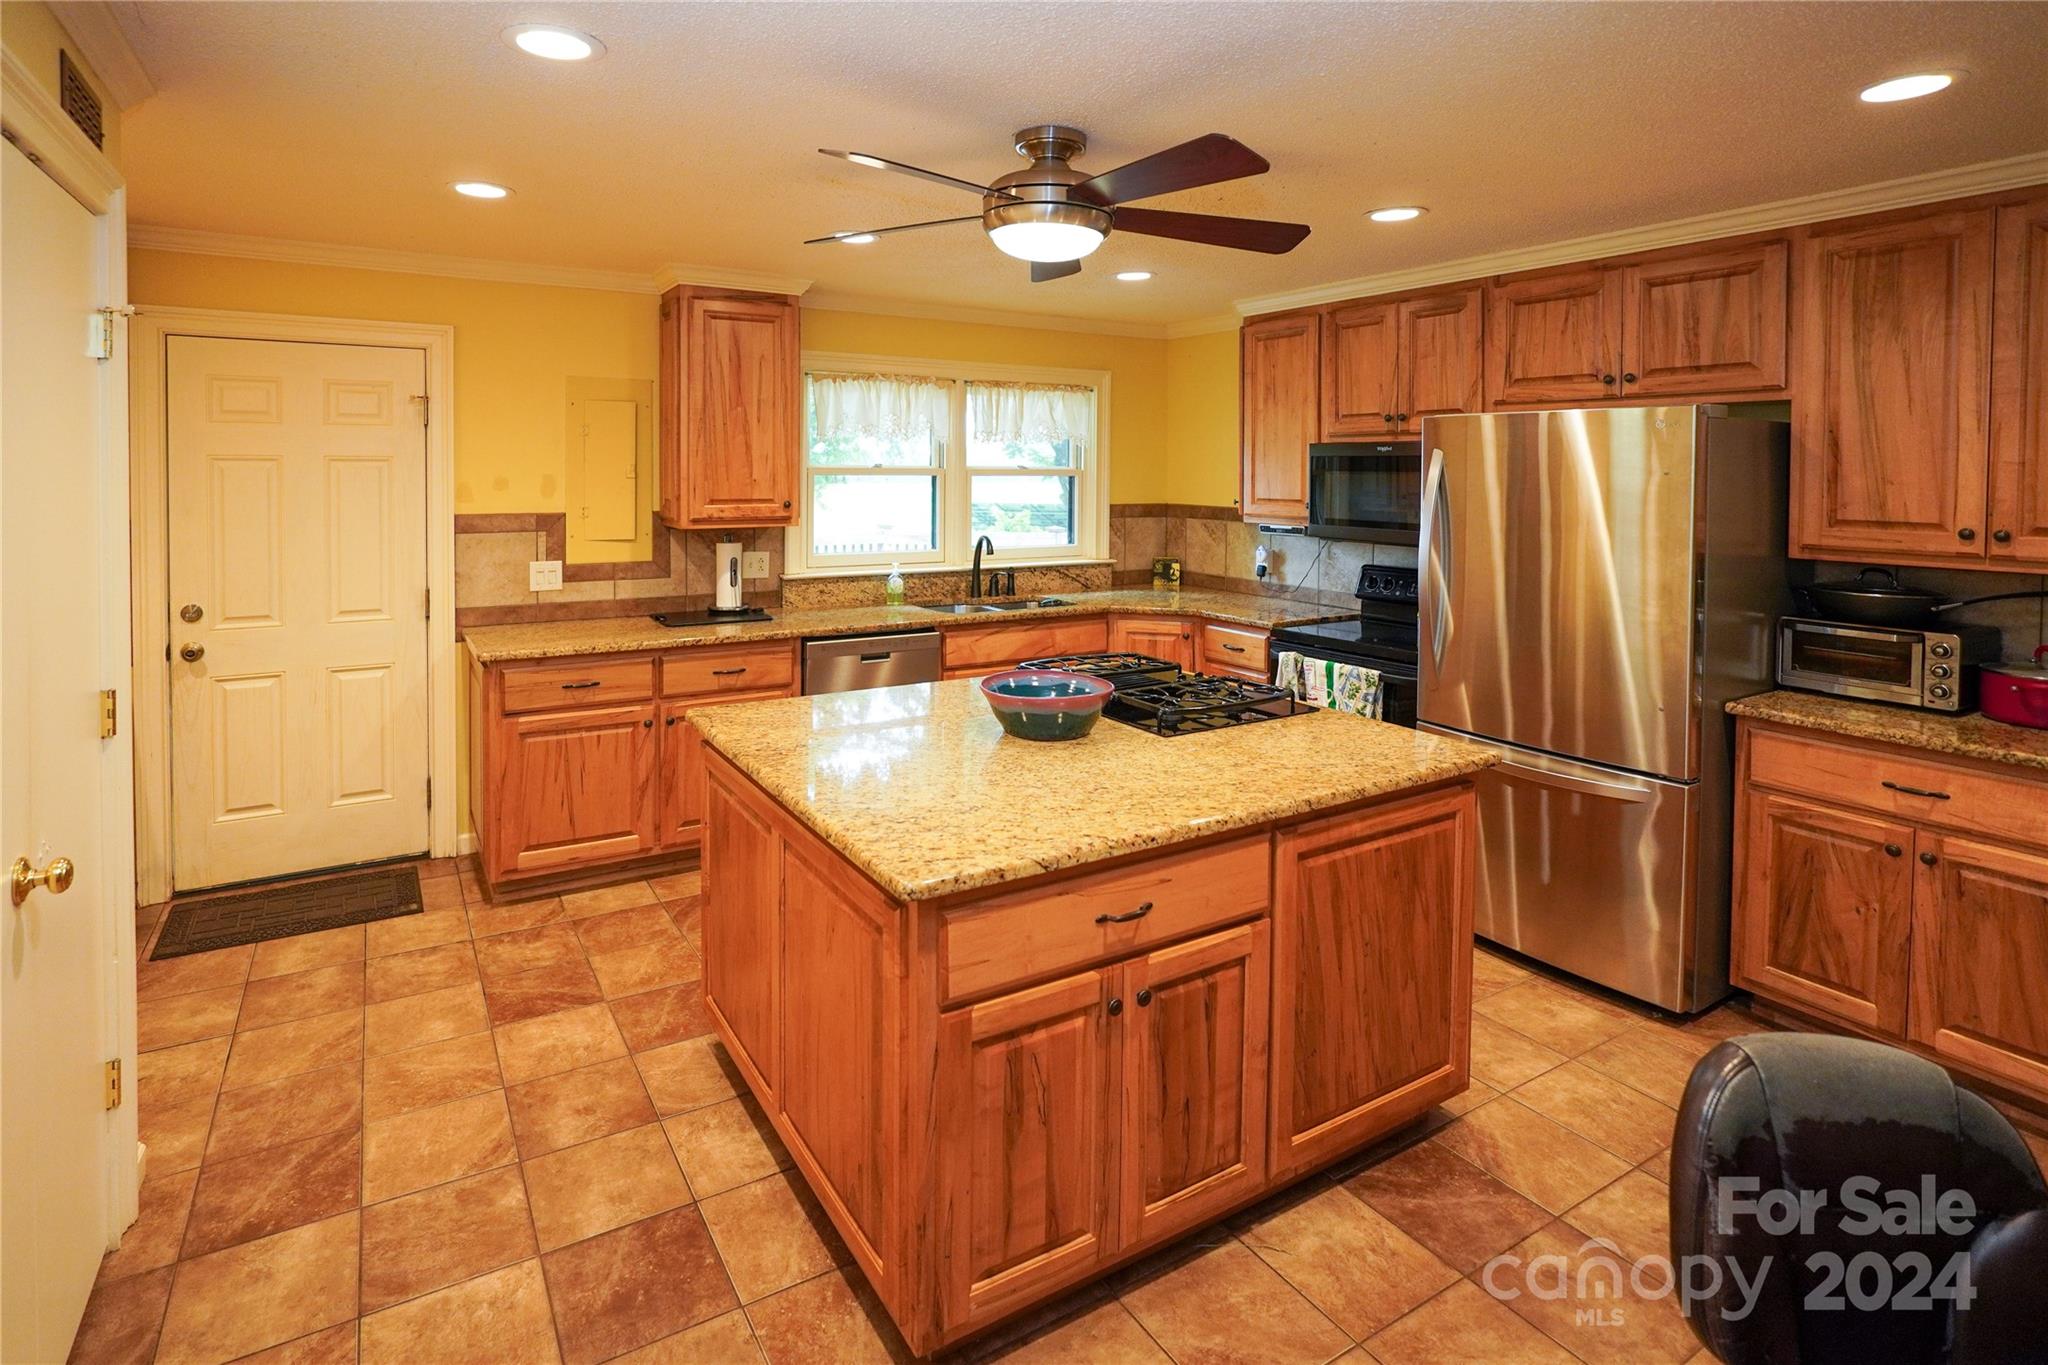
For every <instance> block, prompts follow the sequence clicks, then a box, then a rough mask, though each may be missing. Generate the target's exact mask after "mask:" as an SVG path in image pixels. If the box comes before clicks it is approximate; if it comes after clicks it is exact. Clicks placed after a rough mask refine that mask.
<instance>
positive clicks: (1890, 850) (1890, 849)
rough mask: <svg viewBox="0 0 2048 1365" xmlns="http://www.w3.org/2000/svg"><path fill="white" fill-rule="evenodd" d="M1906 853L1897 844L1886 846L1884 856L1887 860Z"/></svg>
mask: <svg viewBox="0 0 2048 1365" xmlns="http://www.w3.org/2000/svg"><path fill="white" fill-rule="evenodd" d="M1905 851H1906V850H1904V849H1903V848H1900V847H1899V846H1898V845H1897V844H1886V845H1885V846H1884V854H1885V856H1886V857H1887V858H1896V857H1898V856H1899V855H1900V854H1901V853H1904V852H1905Z"/></svg>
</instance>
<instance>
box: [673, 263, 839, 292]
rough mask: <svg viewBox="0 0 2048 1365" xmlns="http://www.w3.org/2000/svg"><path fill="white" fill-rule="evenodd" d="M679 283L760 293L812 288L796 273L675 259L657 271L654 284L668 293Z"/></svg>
mask: <svg viewBox="0 0 2048 1365" xmlns="http://www.w3.org/2000/svg"><path fill="white" fill-rule="evenodd" d="M679 284H694V285H697V286H699V287H701V288H705V289H745V290H748V291H749V292H751V293H756V294H802V293H804V292H806V291H807V290H809V289H810V287H811V282H810V281H809V280H806V279H803V278H801V277H799V276H796V275H774V274H769V273H767V272H764V271H759V270H722V269H720V268H719V267H717V266H715V265H678V264H676V263H675V262H673V261H672V262H670V263H669V264H667V265H664V266H663V267H662V268H661V269H659V270H657V271H655V272H654V287H655V288H656V289H657V290H660V291H661V292H662V293H664V294H665V293H667V292H668V291H669V290H671V289H673V288H675V286H677V285H679Z"/></svg>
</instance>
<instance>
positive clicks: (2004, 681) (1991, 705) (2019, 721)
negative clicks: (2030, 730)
mask: <svg viewBox="0 0 2048 1365" xmlns="http://www.w3.org/2000/svg"><path fill="white" fill-rule="evenodd" d="M2043 655H2048V645H2042V646H2041V647H2040V648H2039V649H2037V650H2035V651H2034V662H2032V663H2030V664H1985V665H1984V669H1983V675H1982V678H1981V679H1980V681H1979V683H1978V689H1977V693H1978V699H1979V701H1980V702H1981V703H1982V705H1983V707H1984V714H1985V715H1987V716H1989V717H1991V719H1993V720H2002V721H2004V722H2005V723H2006V724H2007V725H2031V726H2033V727H2034V728H2035V729H2037V730H2048V664H2043V663H2042V662H2041V658H2042V656H2043Z"/></svg>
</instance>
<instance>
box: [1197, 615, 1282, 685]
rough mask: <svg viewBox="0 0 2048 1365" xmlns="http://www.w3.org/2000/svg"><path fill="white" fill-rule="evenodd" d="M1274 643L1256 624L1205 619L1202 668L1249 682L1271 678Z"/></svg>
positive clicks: (1207, 671) (1203, 670)
mask: <svg viewBox="0 0 2048 1365" xmlns="http://www.w3.org/2000/svg"><path fill="white" fill-rule="evenodd" d="M1271 647H1272V636H1271V634H1270V633H1268V632H1266V631H1263V630H1260V629H1259V628H1258V627H1257V626H1236V625H1228V626H1227V625H1224V624H1223V623H1222V622H1220V621H1205V622H1203V623H1202V661H1201V664H1200V668H1201V671H1202V672H1204V673H1221V674H1224V675H1225V676H1227V677H1232V678H1243V679H1244V680H1246V681H1247V682H1270V681H1271V680H1272V679H1271V675H1272V668H1271V667H1270V665H1269V662H1268V660H1269V659H1270V658H1271Z"/></svg>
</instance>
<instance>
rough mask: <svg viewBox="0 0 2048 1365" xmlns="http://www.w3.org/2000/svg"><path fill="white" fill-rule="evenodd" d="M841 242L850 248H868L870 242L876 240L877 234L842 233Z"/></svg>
mask: <svg viewBox="0 0 2048 1365" xmlns="http://www.w3.org/2000/svg"><path fill="white" fill-rule="evenodd" d="M839 240H840V241H842V242H844V243H846V244H847V245H848V246H866V245H867V244H868V243H869V242H872V241H874V240H875V234H874V233H872V232H842V233H840V234H839Z"/></svg>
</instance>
